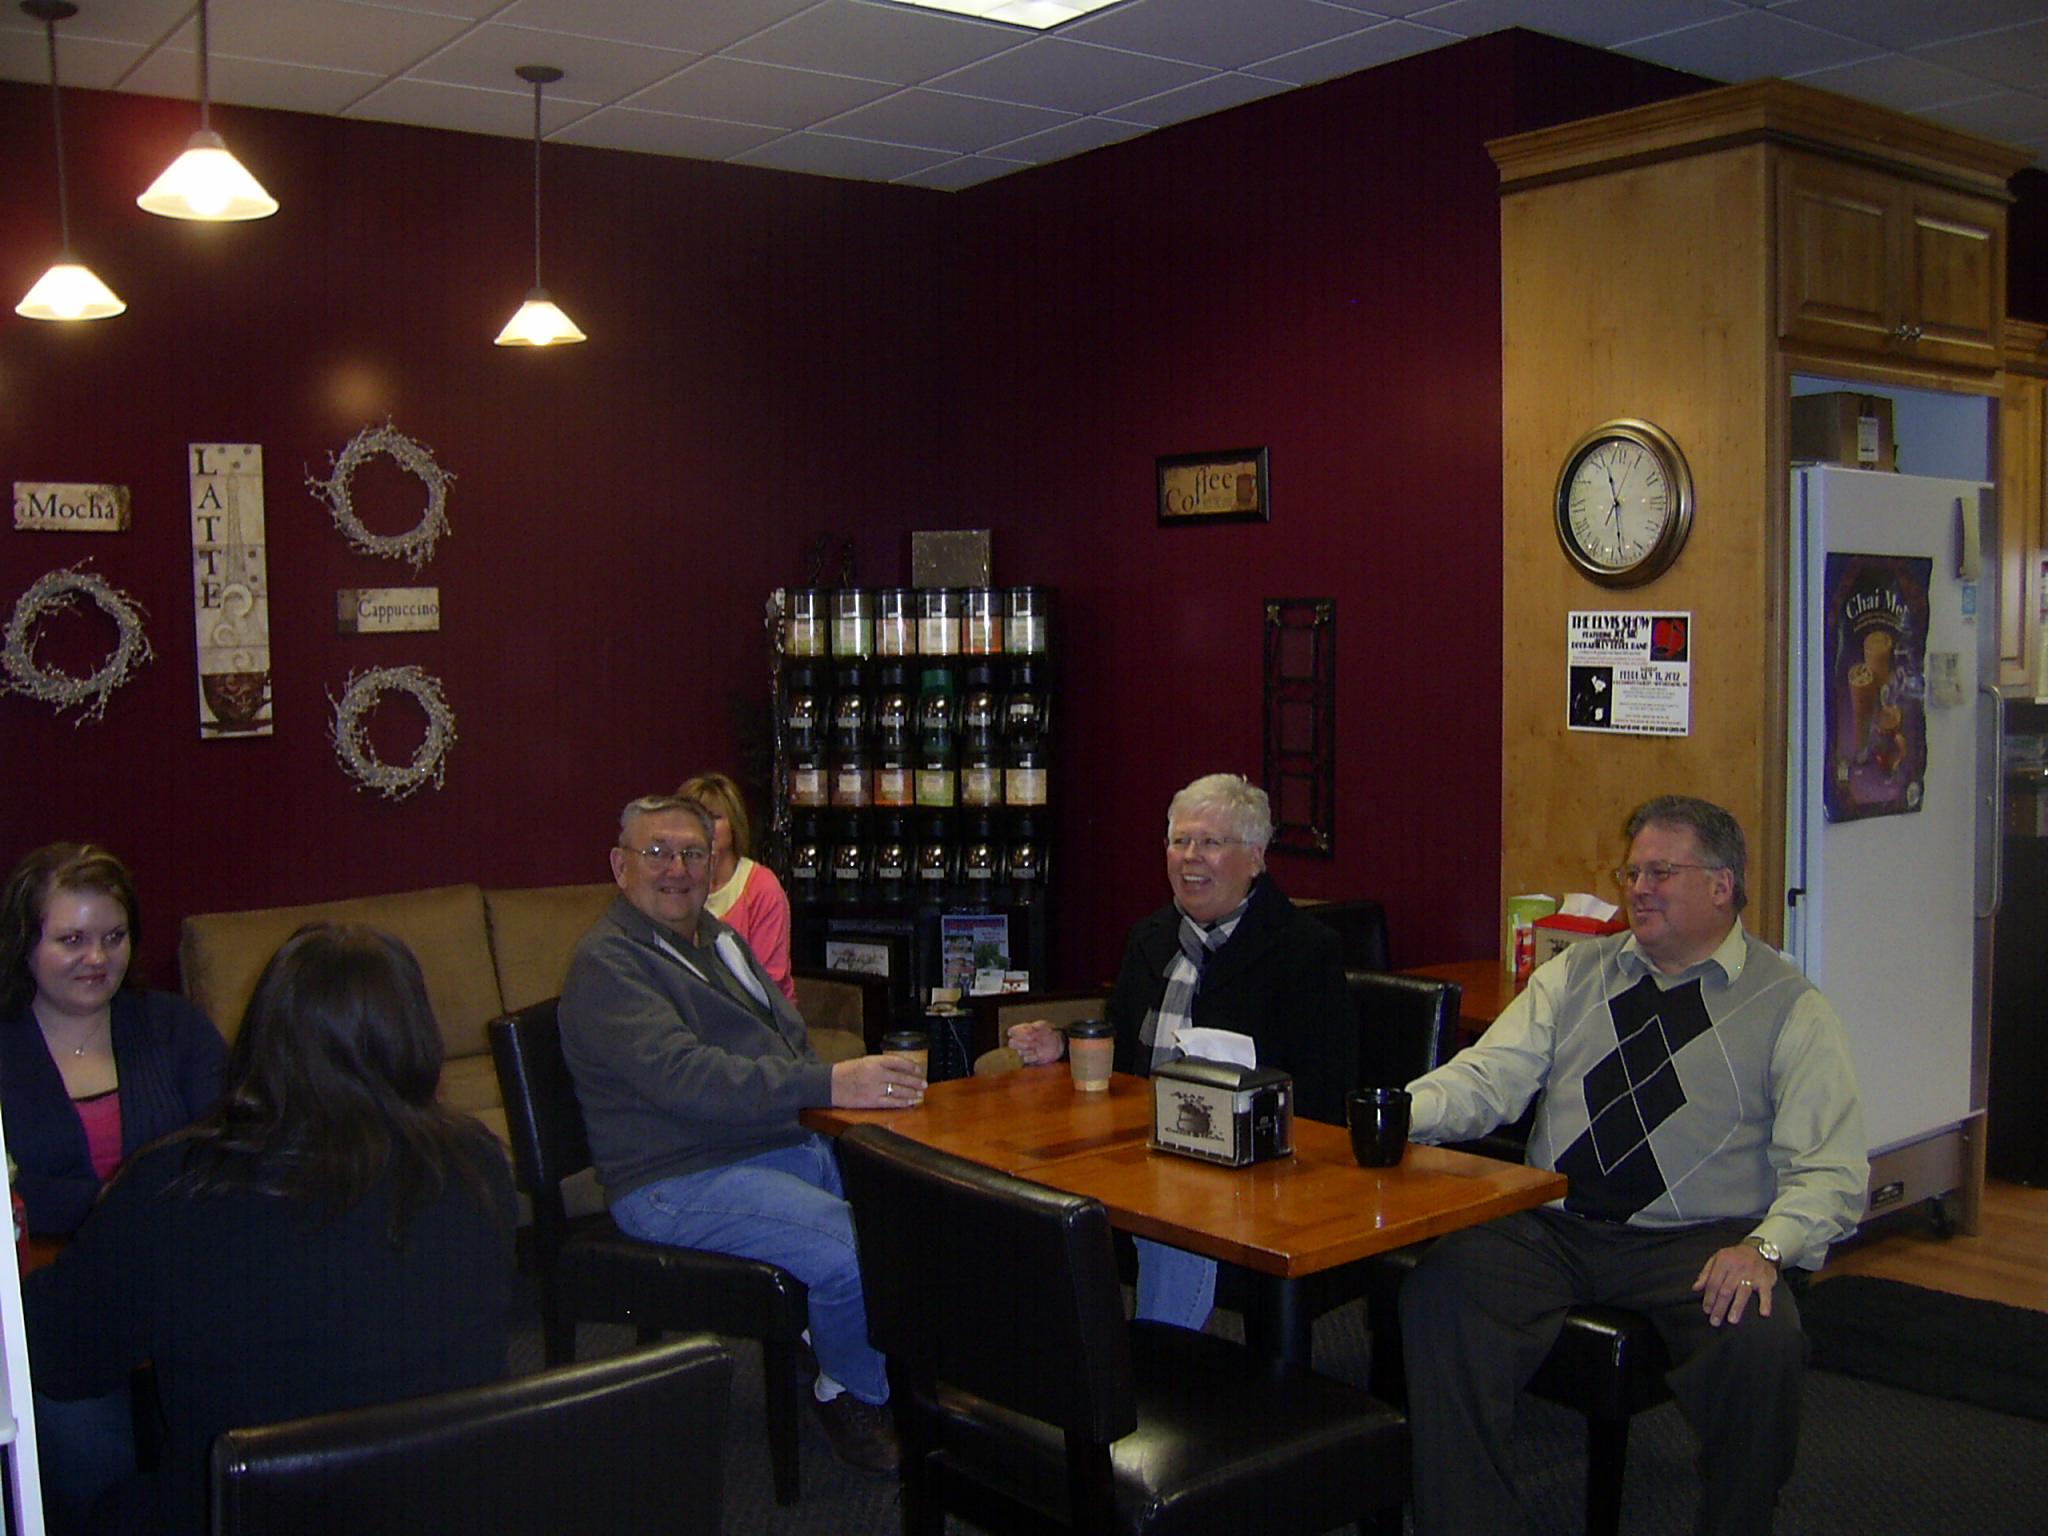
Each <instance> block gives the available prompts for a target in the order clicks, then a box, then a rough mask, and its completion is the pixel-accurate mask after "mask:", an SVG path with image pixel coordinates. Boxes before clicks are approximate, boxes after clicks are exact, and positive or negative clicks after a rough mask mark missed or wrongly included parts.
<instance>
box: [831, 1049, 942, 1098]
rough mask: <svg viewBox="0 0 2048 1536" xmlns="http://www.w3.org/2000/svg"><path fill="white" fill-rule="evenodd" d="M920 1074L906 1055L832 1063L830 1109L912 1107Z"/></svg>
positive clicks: (920, 1086)
mask: <svg viewBox="0 0 2048 1536" xmlns="http://www.w3.org/2000/svg"><path fill="white" fill-rule="evenodd" d="M923 1102H924V1073H922V1072H920V1071H919V1070H918V1067H917V1063H916V1062H914V1061H912V1060H911V1059H910V1058H909V1057H908V1056H856V1057H854V1059H853V1060H851V1061H838V1062H834V1063H833V1064H832V1107H833V1108H834V1109H915V1108H917V1106H918V1105H920V1104H922V1103H923Z"/></svg>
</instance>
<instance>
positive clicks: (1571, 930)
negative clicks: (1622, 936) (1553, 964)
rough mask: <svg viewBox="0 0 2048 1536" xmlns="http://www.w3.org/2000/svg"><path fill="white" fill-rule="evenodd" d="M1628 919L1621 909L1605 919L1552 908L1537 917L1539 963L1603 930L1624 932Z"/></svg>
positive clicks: (1605, 931)
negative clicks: (1574, 914)
mask: <svg viewBox="0 0 2048 1536" xmlns="http://www.w3.org/2000/svg"><path fill="white" fill-rule="evenodd" d="M1627 930H1628V919H1627V918H1625V917H1623V916H1622V915H1621V914H1620V913H1619V912H1617V913H1615V914H1614V916H1612V917H1610V918H1608V919H1607V920H1606V921H1604V922H1603V921H1602V920H1601V919H1599V918H1597V917H1570V916H1567V915H1566V914H1565V913H1562V912H1553V913H1551V914H1550V916H1548V917H1539V918H1537V919H1536V964H1537V965H1538V966H1540V965H1542V964H1543V962H1544V961H1546V960H1549V959H1551V958H1552V957H1553V956H1556V955H1561V954H1563V953H1564V952H1565V950H1566V949H1568V948H1569V947H1570V946H1572V945H1574V944H1576V943H1578V942H1579V940H1581V939H1597V938H1600V937H1601V936H1602V935H1603V934H1609V933H1625V932H1627Z"/></svg>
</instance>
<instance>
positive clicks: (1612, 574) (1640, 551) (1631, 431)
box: [1557, 418, 1692, 587]
mask: <svg viewBox="0 0 2048 1536" xmlns="http://www.w3.org/2000/svg"><path fill="white" fill-rule="evenodd" d="M1690 532H1692V471H1691V469H1689V468H1688V467H1687V465H1686V462H1685V455H1684V454H1683V453H1681V452H1680V451H1679V448H1678V444H1677V443H1676V442H1675V441H1674V440H1673V439H1672V437H1671V434H1670V433H1668V432H1666V431H1665V430H1664V429H1663V428H1662V427H1659V426H1656V425H1654V424H1653V423H1651V422H1647V421H1639V420H1635V419H1633V418H1624V419H1622V420H1619V421H1609V422H1604V423H1602V424H1601V425H1600V426H1597V427H1595V428H1594V429H1593V430H1592V431H1590V432H1588V433H1587V434H1586V435H1585V436H1584V437H1582V438H1580V439H1579V440H1578V442H1576V443H1574V444H1573V445H1572V451H1571V452H1570V453H1568V454H1566V455H1565V459H1564V468H1563V469H1562V470H1560V471H1559V472H1558V476H1557V541H1558V543H1560V544H1562V545H1563V546H1564V552H1565V558H1566V559H1568V560H1570V561H1571V563H1572V564H1573V565H1574V566H1576V567H1578V569H1579V570H1580V571H1581V572H1582V573H1583V574H1585V575H1586V576H1589V577H1591V578H1592V579H1593V580H1594V581H1597V582H1599V583H1600V584H1601V585H1602V586H1608V587H1636V586H1641V585H1642V584H1643V583H1644V582H1646V581H1650V580H1653V579H1654V578H1656V577H1658V576H1661V575H1662V574H1663V573H1664V572H1665V571H1666V570H1667V569H1669V568H1670V565H1671V562H1672V561H1673V560H1676V559H1677V558H1678V552H1679V551H1680V550H1681V549H1683V548H1684V547H1685V539H1686V535H1687V534H1689V533H1690Z"/></svg>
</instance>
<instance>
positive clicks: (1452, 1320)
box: [1401, 1208, 1806, 1536]
mask: <svg viewBox="0 0 2048 1536" xmlns="http://www.w3.org/2000/svg"><path fill="white" fill-rule="evenodd" d="M1754 1226H1755V1223H1754V1222H1753V1221H1750V1220H1739V1221H1722V1222H1711V1223H1707V1224H1704V1225H1701V1226H1693V1227H1680V1228H1668V1229H1664V1230H1652V1229H1648V1228H1636V1227H1628V1226H1622V1225H1620V1224H1617V1223H1614V1222H1605V1221H1594V1220H1591V1219H1589V1218H1586V1217H1581V1216H1574V1215H1571V1214H1570V1213H1568V1212H1565V1211H1561V1210H1556V1209H1551V1208H1545V1209H1542V1210H1536V1211H1522V1212H1518V1213H1517V1214H1515V1215H1512V1216H1507V1217H1503V1218H1502V1219H1500V1220H1498V1221H1493V1222H1489V1223H1487V1224H1486V1225H1485V1226H1482V1227H1472V1228H1468V1229H1467V1230H1465V1231H1462V1232H1454V1233H1452V1234H1450V1235H1449V1236H1447V1237H1445V1238H1442V1239H1440V1240H1439V1241H1438V1242H1437V1244H1436V1245H1435V1246H1434V1247H1433V1248H1431V1249H1430V1251H1429V1252H1428V1253H1427V1254H1426V1255H1424V1257H1423V1259H1422V1261H1421V1263H1420V1264H1418V1265H1417V1266H1416V1268H1415V1271H1414V1273H1413V1274H1411V1275H1410V1276H1409V1277H1408V1280H1407V1283H1406V1284H1405V1285H1404V1286H1403V1287H1402V1289H1401V1338H1402V1343H1403V1347H1404V1353H1405V1355H1406V1360H1407V1371H1408V1417H1409V1427H1410V1432H1411V1434H1412V1436H1413V1441H1414V1447H1415V1530H1416V1536H1496V1533H1508V1532H1517V1531H1526V1530H1528V1529H1529V1524H1528V1519H1527V1516H1526V1515H1524V1513H1523V1512H1522V1509H1521V1506H1520V1503H1519V1501H1518V1500H1517V1498H1516V1496H1515V1491H1514V1489H1513V1487H1512V1486H1511V1484H1510V1482H1509V1480H1508V1475H1507V1468H1506V1461H1505V1459H1504V1456H1503V1446H1504V1443H1505V1441H1506V1438H1507V1432H1508V1430H1509V1428H1510V1427H1511V1425H1512V1424H1513V1421H1514V1413H1515V1402H1516V1399H1517V1397H1518V1396H1519V1394H1520V1392H1521V1390H1522V1388H1523V1387H1525V1386H1526V1385H1528V1382H1529V1379H1530V1377H1532V1376H1534V1375H1535V1374H1536V1368H1537V1367H1538V1366H1539V1365H1541V1364H1542V1363H1543V1357H1544V1356H1545V1355H1547V1354H1548V1353H1549V1352H1550V1348H1551V1345H1552V1344H1554V1343H1555V1342H1556V1340H1557V1335H1558V1330H1559V1329H1560V1328H1562V1327H1563V1325H1564V1314H1565V1309H1566V1308H1567V1307H1569V1306H1573V1305H1578V1304H1582V1303H1589V1302H1598V1303H1602V1304H1605V1305H1609V1306H1618V1307H1628V1308H1631V1309H1632V1310H1635V1311H1638V1312H1642V1313H1645V1314H1646V1315H1648V1317H1649V1318H1650V1320H1651V1322H1652V1323H1653V1324H1654V1325H1655V1326H1656V1328H1657V1331H1658V1333H1659V1335H1660V1336H1661V1337H1662V1338H1663V1340H1664V1343H1665V1345H1666V1347H1667V1348H1668V1349H1669V1350H1670V1352H1671V1358H1672V1360H1673V1362H1674V1365H1673V1368H1672V1371H1671V1374H1670V1375H1669V1377H1667V1378H1666V1379H1667V1380H1668V1382H1669V1383H1670V1386H1671V1393H1672V1396H1673V1397H1675V1398H1676V1399H1677V1400H1678V1404H1679V1407H1680V1409H1681V1411H1682V1412H1683V1413H1684V1414H1685V1417H1686V1420H1687V1422H1688V1423H1689V1424H1691V1426H1692V1428H1693V1432H1694V1433H1695V1434H1696V1435H1697V1436H1698V1437H1699V1441H1700V1456H1699V1467H1700V1475H1701V1479H1702V1481H1703V1482H1704V1484H1705V1488H1704V1491H1703V1494H1702V1497H1701V1501H1700V1511H1699V1518H1698V1521H1697V1523H1696V1525H1695V1530H1697V1531H1698V1532H1700V1533H1702V1536H1708V1533H1711V1536H1723V1533H1727V1536H1736V1533H1740V1536H1758V1533H1760V1532H1768V1531H1769V1530H1770V1528H1771V1511H1772V1509H1773V1507H1774V1506H1775V1505H1776V1503H1777V1497H1778V1490H1779V1489H1780V1488H1782V1487H1783V1486H1784V1484H1785V1480H1786V1479H1787V1478H1788V1477H1790V1476H1791V1475H1792V1460H1793V1454H1794V1452H1795V1450H1796V1449H1797V1446H1798V1440H1799V1402H1800V1391H1801V1379H1802V1376H1803V1373H1804V1370H1805V1361H1806V1340H1805V1337H1804V1335H1803V1334H1802V1333H1801V1331H1800V1327H1799V1309H1798V1306H1797V1305H1796V1303H1794V1301H1793V1299H1792V1295H1791V1292H1790V1290H1789V1289H1788V1288H1787V1287H1786V1286H1784V1285H1783V1284H1779V1285H1777V1286H1775V1287H1773V1289H1772V1295H1771V1315H1770V1316H1769V1317H1765V1316H1763V1315H1762V1314H1761V1313H1760V1312H1759V1311H1758V1310H1757V1306H1756V1303H1755V1301H1754V1300H1752V1301H1751V1302H1750V1303H1749V1305H1748V1307H1747V1309H1746V1310H1745V1311H1744V1313H1743V1316H1742V1321H1741V1322H1740V1323H1735V1324H1729V1323H1725V1322H1724V1323H1723V1324H1722V1325H1721V1326H1720V1327H1719V1328H1716V1327H1714V1326H1713V1325H1712V1324H1711V1323H1710V1322H1709V1321H1708V1319H1707V1316H1706V1313H1705V1312H1704V1311H1703V1310H1702V1309H1701V1306H1700V1297H1699V1294H1698V1293H1697V1292H1695V1291H1694V1290H1693V1289H1692V1283H1693V1281H1694V1280H1695V1279H1696V1278H1698V1276H1699V1272H1700V1270H1701V1268H1702V1267H1704V1266H1705V1264H1706V1262H1707V1260H1708V1259H1709V1258H1710V1257H1711V1256H1712V1255H1713V1254H1714V1252H1715V1251H1716V1250H1718V1249H1721V1248H1725V1247H1728V1246H1729V1245H1730V1244H1732V1243H1737V1242H1740V1241H1741V1240H1742V1239H1743V1237H1744V1236H1745V1235H1747V1234H1748V1233H1749V1232H1750V1231H1751V1230H1752V1228H1753V1227H1754Z"/></svg>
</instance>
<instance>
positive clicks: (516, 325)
mask: <svg viewBox="0 0 2048 1536" xmlns="http://www.w3.org/2000/svg"><path fill="white" fill-rule="evenodd" d="M515 73H517V74H518V76H519V78H520V79H522V80H524V81H526V82H527V84H529V85H531V86H532V87H533V291H532V292H531V293H529V294H528V295H527V296H526V302H525V303H524V304H521V305H520V306H519V312H518V313H517V314H515V315H514V316H513V317H512V318H511V319H510V320H507V321H506V322H505V329H503V330H502V331H500V332H498V340H497V345H499V346H501V347H555V346H566V345H567V344H568V343H570V342H573V341H587V340H588V339H589V338H588V337H586V336H585V335H584V334H583V333H582V332H581V331H579V330H578V329H576V322H575V321H574V320H571V319H570V318H569V317H568V316H567V315H565V314H563V313H562V311H561V309H560V308H559V307H558V306H557V305H556V303H555V301H554V300H553V299H551V298H549V297H548V291H547V289H545V288H543V287H541V285H540V93H541V88H542V87H543V86H548V85H552V84H554V83H555V81H557V80H559V79H561V78H562V72H561V71H560V70H559V69H556V68H555V67H554V65H552V64H522V65H520V66H519V68H518V70H517V71H515Z"/></svg>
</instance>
